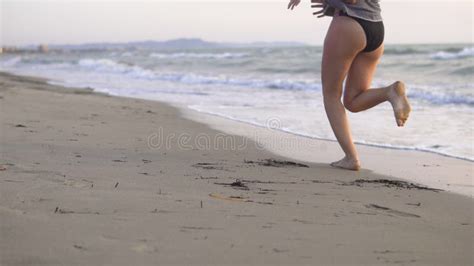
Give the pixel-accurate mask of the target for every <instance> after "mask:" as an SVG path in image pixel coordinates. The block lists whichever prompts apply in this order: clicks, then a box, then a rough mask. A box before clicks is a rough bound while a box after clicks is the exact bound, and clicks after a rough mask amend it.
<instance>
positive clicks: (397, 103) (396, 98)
mask: <svg viewBox="0 0 474 266" xmlns="http://www.w3.org/2000/svg"><path fill="white" fill-rule="evenodd" d="M388 99H389V102H390V103H391V104H392V107H393V113H394V115H395V120H396V121H397V125H398V126H399V127H403V126H404V125H405V122H406V121H407V119H408V116H409V115H410V111H411V107H410V103H409V102H408V98H407V95H406V90H405V84H404V83H403V82H401V81H397V82H395V83H393V84H392V85H390V92H389V95H388Z"/></svg>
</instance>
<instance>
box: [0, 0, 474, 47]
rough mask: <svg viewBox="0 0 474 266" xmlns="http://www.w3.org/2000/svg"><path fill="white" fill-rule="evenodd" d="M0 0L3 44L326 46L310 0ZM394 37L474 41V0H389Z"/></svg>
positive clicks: (389, 37)
mask: <svg viewBox="0 0 474 266" xmlns="http://www.w3.org/2000/svg"><path fill="white" fill-rule="evenodd" d="M288 1H289V0H285V1H283V0H255V1H249V0H214V1H209V0H208V1H201V0H187V1H183V0H135V1H131V0H128V1H123V0H121V1H117V0H114V1H112V0H102V1H93V0H79V1H78V0H62V1H58V0H56V1H51V0H30V1H26V0H0V11H1V13H0V14H1V20H0V26H1V35H0V44H1V45H6V46H9V45H20V46H21V45H31V44H40V43H46V44H80V43H90V42H128V41H141V40H158V41H161V40H168V39H174V38H202V39H204V40H208V41H218V42H253V41H295V42H304V43H308V44H313V45H321V44H322V43H323V40H324V36H325V33H326V30H327V27H328V25H329V22H330V18H328V17H326V18H323V19H318V18H316V16H313V15H312V12H313V11H314V10H312V9H311V8H310V4H311V3H310V2H311V1H310V0H302V2H301V4H300V5H299V6H298V7H296V8H295V9H294V10H292V11H290V10H287V8H286V7H287V4H288ZM381 6H382V10H383V13H382V16H383V18H384V24H385V27H386V39H385V41H386V43H391V44H399V43H472V42H473V6H474V0H444V1H429V0H410V1H408V0H381Z"/></svg>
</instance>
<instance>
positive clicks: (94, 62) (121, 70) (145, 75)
mask: <svg viewBox="0 0 474 266" xmlns="http://www.w3.org/2000/svg"><path fill="white" fill-rule="evenodd" d="M77 64H78V65H79V66H81V67H82V68H85V69H87V70H92V71H97V72H104V73H114V74H125V75H127V76H129V77H133V78H142V79H153V78H154V77H155V73H154V72H153V71H151V70H147V69H144V68H142V67H139V66H136V65H132V64H126V63H120V62H116V61H113V60H110V59H81V60H79V61H78V63H77Z"/></svg>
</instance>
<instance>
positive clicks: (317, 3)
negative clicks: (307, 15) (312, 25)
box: [311, 0, 329, 18]
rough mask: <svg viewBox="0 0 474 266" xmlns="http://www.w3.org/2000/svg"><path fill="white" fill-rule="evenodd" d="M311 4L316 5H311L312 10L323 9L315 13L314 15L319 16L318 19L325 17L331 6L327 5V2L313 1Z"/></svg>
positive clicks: (322, 0)
mask: <svg viewBox="0 0 474 266" xmlns="http://www.w3.org/2000/svg"><path fill="white" fill-rule="evenodd" d="M311 3H312V4H315V5H311V8H321V10H319V11H317V12H313V15H319V16H318V18H320V17H324V16H325V14H326V11H328V9H329V5H328V4H326V1H325V0H311Z"/></svg>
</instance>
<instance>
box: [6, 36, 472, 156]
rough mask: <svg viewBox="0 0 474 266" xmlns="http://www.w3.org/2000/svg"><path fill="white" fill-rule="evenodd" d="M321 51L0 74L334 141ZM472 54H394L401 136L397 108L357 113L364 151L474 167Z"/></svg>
mask: <svg viewBox="0 0 474 266" xmlns="http://www.w3.org/2000/svg"><path fill="white" fill-rule="evenodd" d="M321 56H322V49H321V47H315V46H306V47H305V46H303V47H256V48H212V49H211V48H209V49H207V48H200V49H162V50H159V49H130V48H127V49H125V48H117V47H115V48H113V49H106V50H67V51H52V52H50V53H47V54H39V53H22V54H3V55H0V70H1V71H8V72H12V73H18V74H27V75H36V76H41V77H46V78H49V79H51V82H52V83H56V84H61V85H65V86H71V87H90V88H93V89H94V90H96V91H100V92H105V93H109V94H111V95H119V96H127V97H136V98H143V99H151V100H157V101H164V102H167V103H171V104H174V105H177V106H180V107H185V108H190V109H193V110H196V111H199V112H204V113H210V114H214V115H220V116H223V117H226V118H229V119H234V120H238V121H243V122H248V123H252V124H257V125H261V126H271V127H272V128H278V129H280V130H284V131H287V132H292V133H295V134H298V135H302V136H306V137H311V138H321V139H335V138H334V135H333V133H332V131H331V128H330V126H329V123H328V121H327V118H326V114H325V112H324V106H323V101H322V93H321V79H320V70H321V67H320V64H321ZM473 59H474V48H473V46H472V45H469V44H464V45H463V44H460V45H387V46H386V49H385V54H384V56H383V58H382V60H381V62H380V64H379V67H378V70H377V73H376V75H375V77H374V81H373V86H374V87H379V86H386V85H389V84H391V83H392V82H394V81H396V80H403V81H404V82H405V83H406V84H407V88H408V96H409V99H410V101H411V104H412V107H413V111H412V114H411V117H410V119H409V120H408V122H407V123H406V126H405V127H404V128H398V127H397V126H396V123H395V119H394V117H393V113H392V108H391V106H390V104H389V103H383V104H381V105H379V106H377V107H375V108H373V109H370V110H368V111H365V112H361V113H355V114H354V113H349V112H348V115H349V118H350V121H351V127H352V132H353V135H354V139H355V140H356V142H357V143H364V144H367V145H376V146H381V147H387V148H397V149H413V150H422V151H427V152H434V153H439V154H443V155H447V156H453V157H458V158H462V159H466V160H470V161H473V160H474V142H473V141H474V138H473V114H474V112H473V111H474V81H473V74H474V73H473V72H474V61H473Z"/></svg>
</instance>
